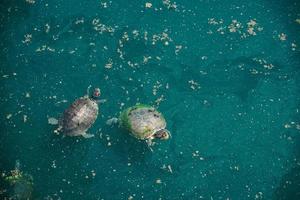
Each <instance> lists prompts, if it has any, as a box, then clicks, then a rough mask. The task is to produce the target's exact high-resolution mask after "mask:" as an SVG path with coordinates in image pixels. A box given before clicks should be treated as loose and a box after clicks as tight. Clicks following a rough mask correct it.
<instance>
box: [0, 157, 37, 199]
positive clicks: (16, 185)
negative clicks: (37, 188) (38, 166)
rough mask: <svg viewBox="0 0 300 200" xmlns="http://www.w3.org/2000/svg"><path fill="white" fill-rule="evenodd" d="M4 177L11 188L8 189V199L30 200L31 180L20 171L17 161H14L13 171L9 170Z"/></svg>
mask: <svg viewBox="0 0 300 200" xmlns="http://www.w3.org/2000/svg"><path fill="white" fill-rule="evenodd" d="M4 177H5V180H6V181H7V182H8V183H9V186H10V187H11V188H10V189H9V195H10V198H9V199H32V193H33V178H32V176H31V175H29V174H26V173H23V172H22V171H21V169H20V162H19V161H18V160H17V161H16V165H15V169H14V170H11V171H10V173H9V174H7V175H5V176H4Z"/></svg>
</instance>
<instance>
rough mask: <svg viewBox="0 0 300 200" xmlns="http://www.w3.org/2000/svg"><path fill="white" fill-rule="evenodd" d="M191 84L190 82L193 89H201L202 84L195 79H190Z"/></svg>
mask: <svg viewBox="0 0 300 200" xmlns="http://www.w3.org/2000/svg"><path fill="white" fill-rule="evenodd" d="M189 84H190V88H191V89H192V90H197V89H200V88H201V87H200V85H199V83H197V82H196V81H194V80H190V81H189Z"/></svg>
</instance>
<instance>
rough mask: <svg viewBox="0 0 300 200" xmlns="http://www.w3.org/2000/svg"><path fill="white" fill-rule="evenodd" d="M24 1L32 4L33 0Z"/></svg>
mask: <svg viewBox="0 0 300 200" xmlns="http://www.w3.org/2000/svg"><path fill="white" fill-rule="evenodd" d="M25 2H26V3H28V4H34V3H35V0H25Z"/></svg>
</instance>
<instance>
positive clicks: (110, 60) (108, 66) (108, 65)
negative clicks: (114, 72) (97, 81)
mask: <svg viewBox="0 0 300 200" xmlns="http://www.w3.org/2000/svg"><path fill="white" fill-rule="evenodd" d="M112 66H113V61H112V59H111V58H109V59H108V62H107V63H106V64H105V68H106V69H110V68H112Z"/></svg>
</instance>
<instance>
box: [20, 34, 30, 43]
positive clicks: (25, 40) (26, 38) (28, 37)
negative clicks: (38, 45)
mask: <svg viewBox="0 0 300 200" xmlns="http://www.w3.org/2000/svg"><path fill="white" fill-rule="evenodd" d="M31 39H32V34H25V35H24V40H22V42H23V43H24V44H29V43H31Z"/></svg>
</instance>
